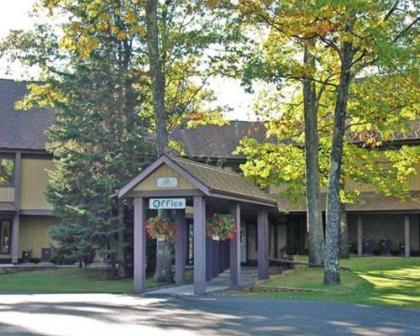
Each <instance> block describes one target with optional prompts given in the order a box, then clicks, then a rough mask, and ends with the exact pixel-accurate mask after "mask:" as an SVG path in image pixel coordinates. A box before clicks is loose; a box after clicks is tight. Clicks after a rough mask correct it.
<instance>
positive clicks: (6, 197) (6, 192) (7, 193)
mask: <svg viewBox="0 0 420 336" xmlns="http://www.w3.org/2000/svg"><path fill="white" fill-rule="evenodd" d="M14 201H15V188H13V187H0V202H12V203H13V202H14Z"/></svg>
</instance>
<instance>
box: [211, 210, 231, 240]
mask: <svg viewBox="0 0 420 336" xmlns="http://www.w3.org/2000/svg"><path fill="white" fill-rule="evenodd" d="M235 233H236V225H235V220H234V219H233V217H232V216H231V215H222V214H217V213H215V214H213V216H212V217H211V219H210V220H209V221H208V223H207V235H208V236H209V237H211V238H213V239H214V240H228V239H235Z"/></svg>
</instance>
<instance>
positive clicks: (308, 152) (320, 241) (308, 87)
mask: <svg viewBox="0 0 420 336" xmlns="http://www.w3.org/2000/svg"><path fill="white" fill-rule="evenodd" d="M304 63H305V65H310V66H311V67H312V68H315V59H314V57H312V55H311V54H310V52H309V51H308V47H305V54H304ZM303 100H304V117H305V157H306V158H305V163H306V209H307V212H306V213H307V216H306V223H307V228H308V234H309V264H311V265H322V259H323V245H324V229H323V226H322V213H321V204H320V185H319V159H318V143H319V139H318V113H317V107H316V105H317V104H316V92H315V83H314V82H313V81H312V80H310V79H308V78H306V79H304V80H303Z"/></svg>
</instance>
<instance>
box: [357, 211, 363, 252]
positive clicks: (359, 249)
mask: <svg viewBox="0 0 420 336" xmlns="http://www.w3.org/2000/svg"><path fill="white" fill-rule="evenodd" d="M357 255H358V256H359V257H361V256H362V255H363V223H362V216H357Z"/></svg>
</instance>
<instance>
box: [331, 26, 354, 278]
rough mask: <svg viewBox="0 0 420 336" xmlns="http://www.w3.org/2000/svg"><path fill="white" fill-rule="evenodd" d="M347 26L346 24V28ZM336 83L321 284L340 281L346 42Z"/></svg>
mask: <svg viewBox="0 0 420 336" xmlns="http://www.w3.org/2000/svg"><path fill="white" fill-rule="evenodd" d="M347 28H349V27H347ZM340 54H341V68H340V82H339V85H338V88H337V100H336V103H335V111H334V130H333V137H332V144H331V153H330V164H329V170H328V194H327V207H326V208H327V211H326V217H327V223H326V235H325V240H326V241H325V261H324V268H325V271H324V283H325V284H327V285H334V284H340V283H341V279H340V269H339V265H338V232H339V224H340V180H341V164H342V159H343V143H344V133H345V128H346V127H345V126H346V125H345V123H346V116H347V100H348V93H349V87H350V83H351V79H352V76H351V67H352V60H353V47H352V44H351V43H350V42H343V45H342V47H341V50H340Z"/></svg>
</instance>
